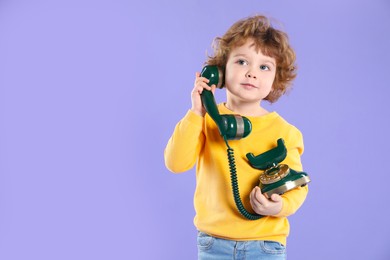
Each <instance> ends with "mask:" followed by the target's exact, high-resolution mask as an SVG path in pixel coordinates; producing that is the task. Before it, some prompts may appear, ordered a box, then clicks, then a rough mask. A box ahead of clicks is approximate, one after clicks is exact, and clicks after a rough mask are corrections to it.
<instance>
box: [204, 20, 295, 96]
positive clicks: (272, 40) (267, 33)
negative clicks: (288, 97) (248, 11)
mask: <svg viewBox="0 0 390 260" xmlns="http://www.w3.org/2000/svg"><path fill="white" fill-rule="evenodd" d="M248 39H253V41H254V43H255V47H256V49H257V50H261V52H262V53H263V54H264V55H267V56H269V57H272V58H274V59H275V61H276V75H275V80H274V82H273V85H272V90H271V92H270V93H269V95H268V96H267V97H266V98H265V100H267V101H269V102H270V103H274V102H276V101H277V100H278V99H279V98H280V97H281V96H282V95H283V94H284V93H286V91H287V89H288V88H289V87H290V86H291V83H292V81H293V80H294V78H295V77H296V75H297V74H296V71H297V67H296V64H295V59H296V57H295V52H294V50H293V49H292V48H291V46H290V45H289V42H288V36H287V34H286V33H285V32H282V31H280V30H277V29H275V28H274V27H272V25H271V22H270V20H269V19H268V18H267V17H265V16H262V15H255V16H252V17H248V18H245V19H242V20H239V21H237V22H236V23H234V24H233V25H232V26H231V27H230V28H229V29H228V30H227V32H226V33H225V34H224V35H223V36H222V37H217V38H215V39H214V42H213V48H214V54H213V55H212V56H209V57H208V60H207V61H206V64H208V65H216V66H218V67H220V68H222V69H223V70H224V69H225V66H226V63H227V60H228V58H229V54H230V52H231V50H232V49H233V48H235V47H239V46H242V45H243V44H245V43H246V41H247V40H248Z"/></svg>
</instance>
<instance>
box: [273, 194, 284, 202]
mask: <svg viewBox="0 0 390 260" xmlns="http://www.w3.org/2000/svg"><path fill="white" fill-rule="evenodd" d="M271 200H272V201H274V202H280V201H282V197H281V196H280V195H278V194H276V193H274V194H272V196H271Z"/></svg>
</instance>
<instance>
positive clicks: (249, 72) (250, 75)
mask: <svg viewBox="0 0 390 260" xmlns="http://www.w3.org/2000/svg"><path fill="white" fill-rule="evenodd" d="M246 77H247V78H254V79H255V78H257V76H256V74H255V73H254V72H253V71H252V70H248V71H247V73H246Z"/></svg>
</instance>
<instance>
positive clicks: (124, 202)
mask: <svg viewBox="0 0 390 260" xmlns="http://www.w3.org/2000/svg"><path fill="white" fill-rule="evenodd" d="M257 13H263V14H266V15H269V16H272V17H274V18H275V19H276V20H277V21H279V23H280V26H281V28H283V29H284V30H285V31H286V32H287V33H288V34H289V36H290V40H291V44H292V45H293V47H294V48H295V50H296V52H297V58H298V60H297V61H298V65H299V76H298V78H297V79H296V81H295V84H294V89H293V90H292V91H291V92H290V93H289V95H287V96H285V97H283V98H282V99H281V100H280V101H279V103H276V104H274V105H272V106H271V105H267V107H268V109H270V110H276V111H278V113H280V114H281V115H282V116H284V117H285V118H286V119H287V120H288V121H290V122H291V123H293V124H294V125H296V126H297V127H298V128H299V129H300V130H301V131H302V133H303V135H304V141H305V153H304V155H303V157H302V161H303V164H304V168H305V170H306V171H307V172H308V173H309V174H310V177H311V179H312V183H311V184H310V192H309V196H308V198H307V200H306V202H305V204H304V205H303V206H302V208H301V209H300V210H299V211H298V212H297V213H296V214H295V215H294V216H292V217H291V218H290V222H291V235H290V237H289V239H288V256H289V259H300V260H306V259H307V260H311V259H316V260H322V259H378V260H385V259H390V249H389V245H390V239H389V234H390V225H389V222H388V220H389V217H388V214H389V213H390V210H389V196H388V190H389V188H388V187H389V186H388V182H389V181H390V177H389V175H390V172H389V170H388V169H389V167H388V165H387V163H388V160H389V159H388V158H389V149H388V147H389V146H390V142H389V138H388V133H389V131H390V126H389V118H390V109H389V108H388V97H389V95H390V85H389V73H390V66H389V60H390V51H389V46H390V2H389V1H387V0H370V1H368V0H359V1H352V0H344V1H339V0H337V1H336V0H328V1H308V0H296V1H284V0H272V1H270V0H267V1H265V0H242V1H233V0H229V1H226V0H225V1H222V0H216V1H206V0H197V1H195V0H193V1H174V0H166V1H158V0H145V1H124V0H96V1H92V0H78V1H75V0H68V1H65V0H58V1H48V0H47V1H45V0H37V1H27V0H14V1H10V0H0V259H5V260H16V259H17V260H21V259H39V260H46V259H50V260H52V259H58V260H62V259H94V260H100V259H196V252H197V249H196V230H195V227H194V226H193V223H192V220H193V217H194V209H193V204H192V202H193V200H192V197H193V192H194V187H195V177H194V170H191V171H189V172H187V173H184V174H181V175H174V174H171V173H170V172H168V170H167V169H166V168H165V165H164V160H163V152H164V148H165V145H166V142H167V141H168V138H169V137H170V135H171V133H172V130H173V128H174V126H175V124H176V123H177V121H179V120H180V119H181V117H182V116H184V114H185V113H186V111H187V110H188V109H189V107H190V104H191V102H190V91H191V89H192V85H193V81H194V74H195V72H196V71H199V70H200V69H201V66H202V64H203V62H204V60H205V53H206V50H209V51H210V50H211V48H210V46H211V42H212V40H213V38H214V37H215V36H219V35H222V34H223V33H224V32H225V31H226V30H227V29H228V27H229V26H230V25H231V24H232V23H233V22H235V21H237V20H238V19H240V18H243V17H247V16H249V15H253V14H257ZM217 100H218V101H219V102H221V101H223V100H224V93H223V91H219V92H218V93H217Z"/></svg>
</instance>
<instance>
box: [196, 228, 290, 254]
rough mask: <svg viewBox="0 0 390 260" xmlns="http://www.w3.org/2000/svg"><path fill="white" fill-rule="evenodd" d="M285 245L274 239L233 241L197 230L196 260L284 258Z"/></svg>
mask: <svg viewBox="0 0 390 260" xmlns="http://www.w3.org/2000/svg"><path fill="white" fill-rule="evenodd" d="M286 258H287V255H286V247H285V246H283V245H282V244H280V243H279V242H275V241H262V240H251V241H233V240H226V239H221V238H216V237H212V236H209V235H207V234H205V233H203V232H198V260H229V259H231V260H252V259H253V260H257V259H261V260H263V259H264V260H285V259H286Z"/></svg>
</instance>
